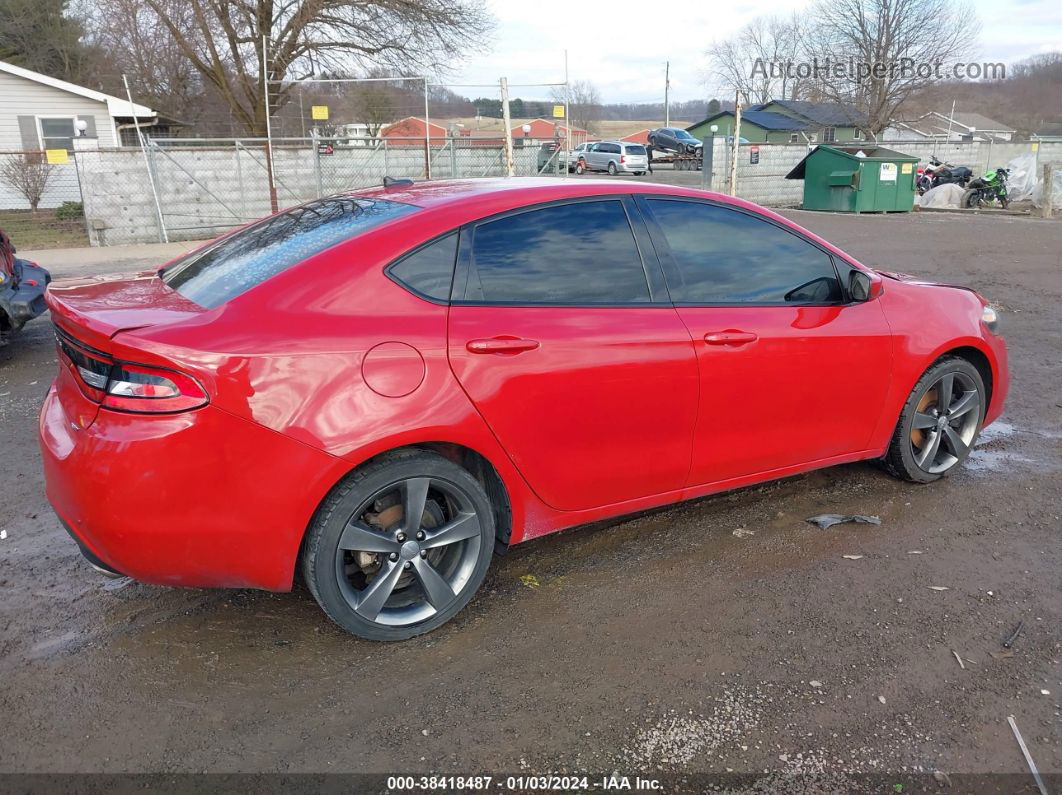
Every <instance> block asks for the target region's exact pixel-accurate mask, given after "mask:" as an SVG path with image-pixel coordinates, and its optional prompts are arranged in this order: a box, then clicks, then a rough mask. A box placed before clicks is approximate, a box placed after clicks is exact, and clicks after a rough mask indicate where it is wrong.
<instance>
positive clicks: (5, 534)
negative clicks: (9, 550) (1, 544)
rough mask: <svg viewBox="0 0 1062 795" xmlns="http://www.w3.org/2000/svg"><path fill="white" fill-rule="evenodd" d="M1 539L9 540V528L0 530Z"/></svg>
mask: <svg viewBox="0 0 1062 795" xmlns="http://www.w3.org/2000/svg"><path fill="white" fill-rule="evenodd" d="M0 541H7V530H0Z"/></svg>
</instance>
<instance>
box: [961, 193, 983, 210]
mask: <svg viewBox="0 0 1062 795" xmlns="http://www.w3.org/2000/svg"><path fill="white" fill-rule="evenodd" d="M962 206H963V207H965V208H966V209H967V210H976V209H977V208H978V207H980V206H981V195H980V194H979V193H978V192H977V191H976V190H968V191H966V193H964V194H963V195H962Z"/></svg>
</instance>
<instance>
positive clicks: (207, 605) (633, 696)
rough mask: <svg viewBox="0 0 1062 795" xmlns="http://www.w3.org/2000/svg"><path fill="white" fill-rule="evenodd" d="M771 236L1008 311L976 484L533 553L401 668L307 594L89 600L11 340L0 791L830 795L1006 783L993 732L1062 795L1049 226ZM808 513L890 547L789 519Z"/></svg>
mask: <svg viewBox="0 0 1062 795" xmlns="http://www.w3.org/2000/svg"><path fill="white" fill-rule="evenodd" d="M790 215H791V217H793V218H795V219H796V220H797V221H798V223H801V224H803V225H805V226H807V227H808V228H810V229H812V230H813V231H815V232H818V233H820V234H822V235H824V236H825V237H827V238H829V239H830V240H832V241H834V242H836V243H838V244H839V245H841V246H842V247H844V248H845V249H847V250H848V251H850V252H851V253H852V254H853V255H855V256H857V257H859V258H861V259H862V260H863V261H864V262H866V263H868V264H871V265H878V266H882V267H888V268H892V269H897V270H903V271H908V272H911V273H916V274H921V275H925V276H928V277H931V278H935V279H940V280H944V281H954V282H961V283H966V284H970V285H972V286H974V287H976V288H977V289H978V290H980V291H982V292H983V293H984V294H985V295H986V296H988V297H989V298H990V299H992V300H993V302H994V303H995V304H996V305H997V306H998V307H999V308H1001V309H1002V310H1003V314H1002V317H1003V320H1002V322H1003V329H1004V333H1005V335H1006V336H1007V339H1008V341H1009V344H1010V346H1011V365H1012V375H1013V386H1012V392H1011V398H1010V402H1009V404H1008V406H1007V411H1006V413H1005V416H1004V418H1003V421H1001V422H999V423H997V424H996V425H995V426H993V427H991V428H990V429H988V430H987V431H986V432H985V433H984V434H983V436H982V441H981V444H980V446H979V447H978V448H977V450H976V452H975V453H974V455H973V457H972V459H971V461H970V463H969V465H968V466H967V467H966V468H965V469H964V470H963V471H962V472H960V473H959V474H957V475H956V476H954V477H952V478H950V479H948V480H947V481H945V482H941V483H937V484H933V485H931V486H916V485H911V484H904V483H899V482H897V481H895V480H893V479H891V478H889V477H888V476H886V475H885V474H884V473H882V472H881V471H879V470H878V469H876V468H875V467H874V466H871V465H869V464H858V465H851V466H843V467H838V468H834V469H829V470H824V471H820V472H815V473H812V474H809V475H805V476H800V477H795V478H790V479H787V480H784V481H780V482H777V483H773V484H770V485H766V486H763V487H758V488H753V489H747V490H742V491H739V492H735V493H731V494H728V495H724V496H721V497H715V498H708V499H704V500H699V501H695V502H692V503H687V504H684V505H681V506H677V507H672V508H670V509H667V510H662V511H657V512H653V513H649V514H646V515H641V516H638V517H634V518H629V519H626V520H622V521H616V522H611V523H607V524H600V525H595V526H593V527H587V528H581V529H578V530H575V531H569V532H566V533H562V534H560V535H559V536H553V537H550V538H545V539H541V540H538V541H534V542H530V543H528V544H526V545H524V546H521V547H518V548H516V549H514V550H512V552H511V553H510V554H509V555H507V556H506V557H504V558H500V559H497V560H496V562H495V565H494V567H493V569H492V572H491V574H490V575H488V579H487V582H486V583H485V585H484V588H483V590H482V591H481V593H480V595H479V596H478V597H477V598H476V599H475V600H474V601H473V603H472V604H471V605H470V606H469V608H467V609H466V610H465V611H464V613H463V614H461V615H460V616H459V617H458V618H457V619H456V620H455V621H454V622H452V623H451V624H450V625H448V626H446V627H443V628H442V629H441V630H439V631H437V632H435V633H434V634H432V635H429V636H427V637H423V638H419V639H415V640H413V641H409V642H406V643H402V644H397V645H381V644H373V643H369V642H364V641H360V640H357V639H355V638H352V637H349V636H347V635H344V634H343V633H341V632H340V631H339V630H337V629H336V628H335V627H333V626H332V624H330V623H329V622H328V621H327V620H326V619H325V617H324V616H323V615H322V614H321V613H320V611H319V610H318V609H317V606H316V605H315V604H314V602H313V600H312V599H311V598H310V596H309V595H308V593H307V592H305V591H304V590H297V591H296V592H295V593H292V594H282V595H274V594H266V593H259V592H252V591H197V590H176V589H165V588H157V587H152V586H147V585H140V584H137V583H133V582H129V581H124V580H119V581H108V580H105V579H102V578H100V577H99V576H98V575H96V574H95V573H94V572H93V571H92V570H91V569H90V568H89V566H88V565H87V564H86V563H85V562H83V561H82V559H81V557H80V555H79V554H78V551H77V548H76V547H75V545H74V543H73V542H72V541H71V540H70V539H69V538H68V537H67V536H66V534H65V533H64V531H63V530H62V529H61V528H60V526H59V524H58V522H57V521H56V519H55V517H54V516H53V514H52V513H51V511H50V509H49V507H48V505H47V503H46V501H45V499H44V495H43V486H42V482H41V474H40V466H39V459H38V451H37V444H36V438H35V430H36V429H35V422H36V412H37V409H38V406H39V404H40V401H41V398H42V395H43V393H44V392H45V390H46V389H47V386H48V384H49V382H50V381H51V379H52V376H53V372H54V370H55V368H56V364H55V353H54V350H53V346H52V343H51V340H50V331H49V323H48V321H47V319H46V318H42V319H38V320H36V321H34V322H33V323H32V324H30V325H29V326H27V328H26V330H25V332H24V334H23V335H22V336H21V337H20V338H18V339H17V340H16V341H15V342H13V343H12V344H11V345H8V346H7V347H4V348H0V451H2V455H0V494H2V495H3V496H2V500H3V507H2V509H0V530H2V531H3V532H2V533H0V536H2V538H0V587H2V592H3V601H2V606H0V680H2V683H3V684H2V687H0V716H2V717H3V722H4V727H3V739H2V744H0V771H4V772H59V771H63V772H126V771H138V772H166V773H176V772H195V771H220V772H231V771H261V772H284V773H294V772H326V771H327V772H332V771H335V772H344V771H374V772H382V773H412V772H422V771H436V772H449V773H455V774H456V773H476V772H479V773H520V772H523V773H530V772H534V773H542V772H546V771H564V772H575V771H581V770H586V771H594V772H602V773H607V772H610V771H613V770H618V771H620V772H626V773H636V772H647V771H650V770H659V771H662V772H663V773H665V774H668V775H673V774H679V773H682V774H686V773H713V774H723V773H726V772H728V771H733V772H736V773H757V774H760V775H764V776H765V777H764V778H763V779H761V781H760V782H759V784H758V785H756V786H757V789H756V790H755V791H764V792H767V791H805V790H804V789H801V788H802V787H805V788H807V791H821V790H822V789H845V788H848V787H849V786H854V784H853V782H856V783H860V782H861V783H862V784H867V785H868V786H869V785H870V782H872V781H873V782H876V784H875V786H878V785H881V784H882V782H886V783H887V782H890V781H893V780H895V781H897V782H900V781H905V780H908V779H907V778H905V777H908V776H916V775H917V774H919V773H932V772H933V771H942V772H943V773H947V774H948V775H949V776H952V777H956V776H959V775H961V774H973V773H1012V774H1015V773H1024V772H1025V771H1026V764H1025V761H1024V759H1023V757H1022V755H1021V752H1020V750H1019V748H1018V746H1017V744H1016V742H1015V740H1014V737H1013V735H1012V734H1011V731H1010V728H1009V726H1008V724H1007V721H1006V717H1007V716H1008V715H1014V716H1015V719H1016V722H1017V724H1018V726H1019V727H1020V728H1021V731H1022V734H1023V735H1024V738H1025V740H1026V742H1027V743H1028V745H1029V749H1030V751H1031V753H1032V755H1033V756H1034V758H1035V759H1036V761H1037V763H1038V765H1039V766H1040V768H1041V770H1043V771H1045V772H1048V773H1052V774H1055V775H1056V776H1059V777H1058V778H1055V779H1054V782H1055V783H1056V785H1057V784H1058V783H1062V719H1060V706H1059V705H1060V703H1062V666H1060V664H1059V660H1060V659H1062V631H1060V619H1062V592H1060V591H1062V589H1060V585H1062V577H1060V565H1059V564H1060V563H1062V544H1060V536H1059V531H1060V520H1059V517H1060V515H1062V489H1060V488H1059V484H1060V483H1062V480H1060V476H1059V474H1060V473H1059V471H1060V469H1062V456H1060V454H1059V453H1060V439H1062V392H1060V390H1059V387H1060V385H1062V309H1060V306H1062V254H1060V252H1062V224H1060V223H1059V222H1052V221H1040V220H1036V219H1027V218H1017V217H1007V216H994V215H990V214H982V215H978V216H963V215H959V214H929V213H923V214H912V215H903V216H899V215H891V216H861V217H855V216H836V215H824V214H812V213H802V212H792V213H790ZM136 264H137V262H136V261H135V260H130V259H126V260H124V261H123V262H122V265H123V267H125V266H130V267H131V266H134V265H136ZM144 264H151V263H150V261H147V262H145V263H144ZM98 267H99V270H100V271H104V270H108V268H107V267H106V264H103V265H100V266H98ZM83 268H84V266H82V268H75V267H74V266H73V265H71V266H70V267H69V268H66V269H62V268H57V270H62V271H63V272H74V271H75V270H79V269H83ZM870 398H872V396H866V395H857V394H847V393H846V392H845V391H844V385H843V384H839V385H837V400H838V403H839V404H842V405H843V403H844V402H845V401H859V400H866V399H870ZM190 498H194V495H190ZM826 512H830V513H870V514H877V515H879V516H880V517H881V519H882V524H881V525H880V526H868V525H843V526H837V527H834V528H831V529H830V530H819V529H817V528H815V527H813V526H811V525H809V524H807V523H805V522H804V519H805V518H806V517H808V516H811V515H813V514H818V513H826ZM143 521H144V522H150V521H151V517H149V516H145V517H143ZM739 530H740V532H738V531H739ZM916 553H917V554H916ZM846 555H851V556H856V555H860V556H862V557H860V558H858V559H848V558H846V557H844V556H846ZM527 574H531V575H534V577H535V578H536V579H537V582H538V583H539V585H538V587H528V586H526V585H525V584H524V583H523V581H522V580H521V577H522V576H523V575H527ZM933 586H942V587H946V588H947V590H933V589H932V587H933ZM1019 621H1024V622H1025V629H1024V632H1023V634H1022V635H1021V636H1020V637H1019V639H1018V640H1017V642H1016V644H1015V646H1014V648H1013V650H1012V652H1010V653H1007V652H1005V651H1004V650H1003V648H1002V640H1003V639H1004V638H1006V637H1007V636H1008V635H1009V634H1010V633H1011V631H1012V630H1013V629H1014V627H1015V626H1016V625H1017V624H1018V622H1019ZM956 653H957V654H958V655H959V656H960V657H961V658H962V660H963V666H965V667H960V664H959V662H958V661H957V659H956ZM1044 691H1046V692H1044ZM864 773H884V774H886V775H885V777H884V778H882V779H870V778H861V777H860V776H859V775H858V774H864ZM794 774H801V775H794ZM914 780H915V781H918V780H921V781H922V782H923V783H924V782H925V781H930V783H932V780H931V779H928V778H925V779H917V778H915V779H914ZM997 781H1002V779H999V780H997ZM1014 781H1015V782H1016V783H1015V784H1014V786H1015V787H1017V786H1019V784H1020V786H1021V787H1027V786H1029V784H1030V781H1029V780H1023V781H1021V782H1017V780H1014ZM878 788H879V791H880V786H879V787H878ZM960 789H961V788H960V787H958V786H957V787H955V788H954V789H952V791H959V790H960ZM1004 789H1010V790H1011V791H1014V790H1013V789H1011V787H1010V786H1009V785H1008V786H1006V787H1004ZM889 791H893V788H892V785H891V784H889ZM905 791H908V792H909V791H911V790H910V789H907V790H905ZM965 791H970V789H969V788H967V789H965Z"/></svg>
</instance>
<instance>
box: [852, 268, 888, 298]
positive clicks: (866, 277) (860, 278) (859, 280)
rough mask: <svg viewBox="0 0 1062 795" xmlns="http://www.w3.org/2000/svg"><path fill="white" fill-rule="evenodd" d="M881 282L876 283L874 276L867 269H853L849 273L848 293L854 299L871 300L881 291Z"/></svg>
mask: <svg viewBox="0 0 1062 795" xmlns="http://www.w3.org/2000/svg"><path fill="white" fill-rule="evenodd" d="M880 286H881V283H880V282H878V283H877V284H875V281H874V278H873V277H872V276H871V275H870V274H869V273H867V272H865V271H860V270H853V271H852V272H851V273H849V274H848V294H849V295H850V296H851V297H852V300H853V301H869V300H870V299H871V298H876V297H877V296H878V295H879V294H880V293H881V289H880Z"/></svg>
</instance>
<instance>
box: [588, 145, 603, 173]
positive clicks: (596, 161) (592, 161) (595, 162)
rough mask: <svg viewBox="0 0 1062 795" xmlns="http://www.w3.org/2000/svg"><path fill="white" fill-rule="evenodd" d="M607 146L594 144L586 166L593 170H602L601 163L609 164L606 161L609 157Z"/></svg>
mask: <svg viewBox="0 0 1062 795" xmlns="http://www.w3.org/2000/svg"><path fill="white" fill-rule="evenodd" d="M605 147H606V144H594V145H593V147H592V148H591V149H590V151H589V153H587V156H586V164H587V165H588V166H590V168H591V169H593V170H600V169H601V163H602V162H607V161H605V160H604V159H605V158H606V157H608V155H607V154H606V153H605V151H604V150H605Z"/></svg>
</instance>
